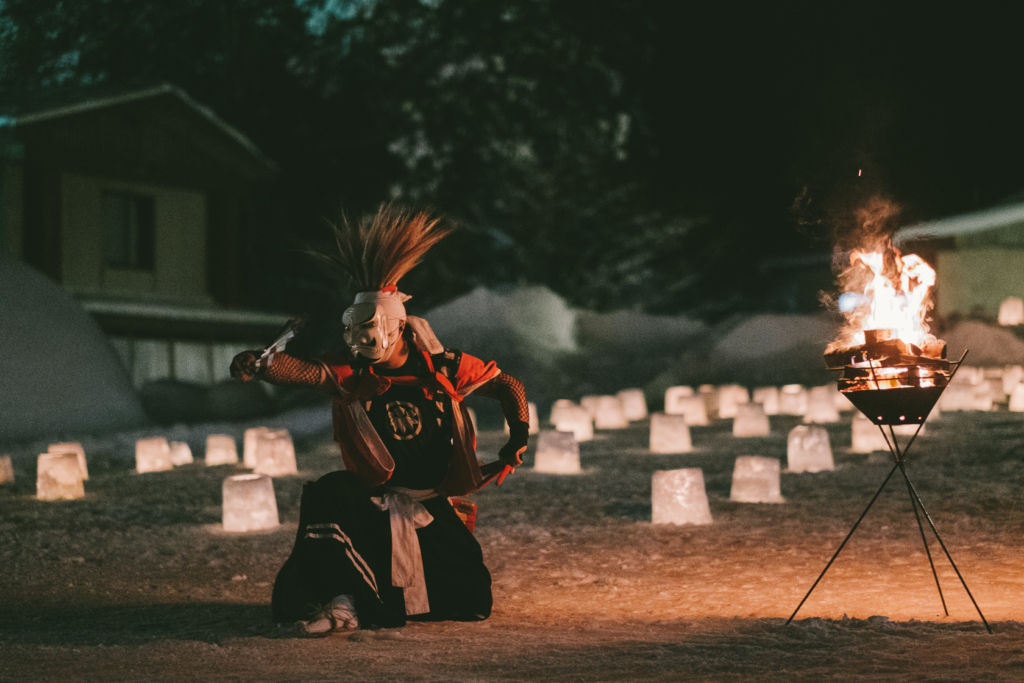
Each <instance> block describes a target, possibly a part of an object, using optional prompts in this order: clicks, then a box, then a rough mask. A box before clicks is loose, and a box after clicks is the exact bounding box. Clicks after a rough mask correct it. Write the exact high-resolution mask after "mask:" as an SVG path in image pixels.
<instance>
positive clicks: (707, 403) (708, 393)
mask: <svg viewBox="0 0 1024 683" xmlns="http://www.w3.org/2000/svg"><path fill="white" fill-rule="evenodd" d="M697 394H698V395H699V396H700V397H701V398H702V399H704V410H705V412H707V414H708V418H709V419H712V420H715V419H717V418H718V417H719V415H718V387H716V386H715V385H714V384H701V385H700V386H699V387H697Z"/></svg>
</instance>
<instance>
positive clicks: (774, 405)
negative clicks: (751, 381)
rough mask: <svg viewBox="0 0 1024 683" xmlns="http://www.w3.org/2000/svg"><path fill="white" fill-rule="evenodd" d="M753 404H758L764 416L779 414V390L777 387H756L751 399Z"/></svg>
mask: <svg viewBox="0 0 1024 683" xmlns="http://www.w3.org/2000/svg"><path fill="white" fill-rule="evenodd" d="M751 401H753V402H754V403H760V404H761V407H762V408H764V414H765V415H778V414H779V390H778V388H777V387H758V388H757V389H754V395H753V396H752V397H751Z"/></svg>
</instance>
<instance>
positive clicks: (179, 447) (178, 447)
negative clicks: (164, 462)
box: [170, 441, 192, 467]
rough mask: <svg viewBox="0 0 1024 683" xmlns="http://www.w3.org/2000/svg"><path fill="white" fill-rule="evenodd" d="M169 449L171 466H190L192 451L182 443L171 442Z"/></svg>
mask: <svg viewBox="0 0 1024 683" xmlns="http://www.w3.org/2000/svg"><path fill="white" fill-rule="evenodd" d="M170 447H171V464H172V465H174V466H175V467H177V466H178V465H191V464H192V449H191V448H190V447H189V445H188V444H187V443H186V442H184V441H172V442H171V443H170Z"/></svg>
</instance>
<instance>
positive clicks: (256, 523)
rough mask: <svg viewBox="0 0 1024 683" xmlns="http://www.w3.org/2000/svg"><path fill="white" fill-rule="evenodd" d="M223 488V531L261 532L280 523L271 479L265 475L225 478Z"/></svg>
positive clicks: (241, 475)
mask: <svg viewBox="0 0 1024 683" xmlns="http://www.w3.org/2000/svg"><path fill="white" fill-rule="evenodd" d="M222 491H223V500H224V503H223V511H224V531H261V530H263V529H274V528H276V527H277V526H278V525H279V524H280V522H279V521H278V518H277V500H276V499H275V498H274V480H273V479H271V478H270V477H269V476H267V475H266V474H255V473H254V474H236V475H235V476H233V477H228V478H227V479H225V480H224V486H223V489H222Z"/></svg>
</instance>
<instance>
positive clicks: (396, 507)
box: [370, 487, 438, 615]
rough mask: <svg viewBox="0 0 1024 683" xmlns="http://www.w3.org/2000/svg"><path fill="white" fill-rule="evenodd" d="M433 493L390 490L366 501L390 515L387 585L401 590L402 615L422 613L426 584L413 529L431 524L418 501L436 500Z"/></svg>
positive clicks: (426, 606) (426, 605)
mask: <svg viewBox="0 0 1024 683" xmlns="http://www.w3.org/2000/svg"><path fill="white" fill-rule="evenodd" d="M437 495H438V494H437V491H433V490H426V491H424V490H415V489H403V488H398V487H395V488H391V489H388V490H387V492H386V493H385V494H384V495H383V496H374V497H373V498H371V499H370V500H372V501H373V504H374V505H376V506H377V507H378V508H380V509H381V510H387V511H388V512H389V513H390V521H391V585H392V586H398V587H400V588H404V589H405V590H404V591H403V592H404V594H405V613H406V614H410V615H411V614H426V613H427V612H429V611H430V602H429V601H428V600H427V581H426V578H425V577H424V576H423V554H422V552H421V551H420V539H419V537H418V536H416V530H417V529H422V528H423V527H425V526H427V525H428V524H430V523H431V522H433V521H434V517H433V515H431V514H430V513H429V512H427V508H425V507H423V506H422V505H421V504H420V502H419V501H422V500H428V499H430V498H434V497H436V496H437Z"/></svg>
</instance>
